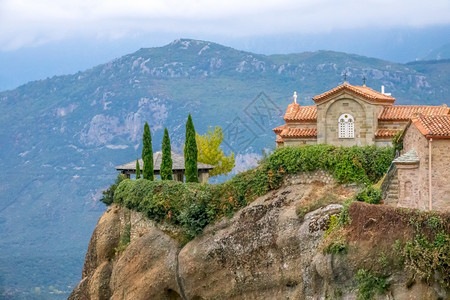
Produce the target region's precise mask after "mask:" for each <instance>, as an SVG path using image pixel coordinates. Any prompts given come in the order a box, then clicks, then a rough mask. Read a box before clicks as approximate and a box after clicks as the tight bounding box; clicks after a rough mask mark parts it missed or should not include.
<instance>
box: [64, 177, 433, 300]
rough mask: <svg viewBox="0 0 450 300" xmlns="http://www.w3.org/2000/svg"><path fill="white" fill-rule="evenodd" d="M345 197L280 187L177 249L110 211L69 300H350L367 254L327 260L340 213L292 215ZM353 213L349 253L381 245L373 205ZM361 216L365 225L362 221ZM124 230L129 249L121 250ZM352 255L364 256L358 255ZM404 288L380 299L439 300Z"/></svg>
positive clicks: (427, 290) (395, 280)
mask: <svg viewBox="0 0 450 300" xmlns="http://www.w3.org/2000/svg"><path fill="white" fill-rule="evenodd" d="M351 194H352V190H351V189H350V188H346V187H342V186H338V185H333V184H323V183H312V184H294V185H290V186H285V187H282V188H280V189H279V190H277V191H273V192H270V193H269V194H267V195H265V196H263V197H260V198H258V199H257V200H256V201H254V202H253V203H251V204H250V205H249V206H248V207H246V208H244V209H242V210H240V211H239V212H238V213H236V214H235V215H234V216H233V217H232V218H230V219H227V218H224V219H222V220H221V221H220V222H218V223H216V224H214V225H212V226H209V227H207V228H206V229H205V230H204V232H203V233H202V234H201V235H200V236H198V237H196V238H195V239H194V240H192V241H190V242H189V243H187V244H186V245H184V246H183V245H182V244H181V243H180V242H178V241H177V240H176V239H174V238H172V237H171V236H170V234H167V233H165V232H168V230H167V228H160V227H158V226H160V225H157V224H154V223H153V222H152V221H150V220H148V219H146V218H145V217H143V216H142V215H141V214H139V213H136V212H131V211H129V210H127V209H125V208H121V207H117V206H112V207H110V208H109V209H108V211H107V212H106V213H105V214H104V215H103V216H102V217H101V218H100V220H99V223H98V225H97V228H96V229H95V231H94V234H93V236H92V239H91V242H90V245H89V249H88V253H87V255H86V261H85V265H84V269H83V279H82V281H81V282H80V283H79V285H78V286H77V287H76V288H75V290H74V291H73V292H72V294H71V296H70V297H69V299H72V300H75V299H83V300H84V299H197V300H198V299H325V298H326V297H328V298H331V299H335V298H336V299H356V293H355V281H354V274H355V272H356V263H359V264H363V263H362V262H364V261H366V263H370V261H369V262H367V260H372V259H373V258H372V257H370V251H369V250H367V251H366V252H364V251H363V252H358V251H359V250H358V251H356V252H355V251H354V252H353V254H352V253H350V252H349V254H348V255H330V254H325V253H324V251H323V245H322V244H323V243H322V242H323V238H324V232H325V230H326V229H327V228H328V224H329V220H330V216H331V215H335V214H337V213H338V212H339V211H340V210H341V209H342V206H341V205H339V204H330V205H324V206H323V207H321V208H319V209H316V210H313V211H311V212H309V213H307V214H306V215H305V216H301V217H299V215H298V213H297V210H298V208H299V207H300V206H302V207H304V206H307V205H310V204H311V203H313V202H317V201H321V202H323V203H326V202H327V201H328V202H333V200H335V201H341V200H342V199H344V198H346V197H348V196H349V195H351ZM324 199H326V201H324ZM330 199H331V200H330ZM360 206H361V205H359V206H358V209H356V210H355V209H353V211H352V213H353V214H355V215H356V214H359V215H361V216H360V217H359V218H356V217H355V221H353V222H352V224H354V225H352V226H358V228H359V227H361V228H364V230H362V229H361V230H356V229H351V231H352V232H353V233H351V234H350V235H349V236H348V242H349V243H350V246H351V247H353V248H355V249H356V248H357V247H358V245H357V243H358V240H361V241H362V242H361V245H360V246H361V247H363V249H369V248H373V247H374V243H382V241H383V240H385V239H384V237H383V236H382V234H384V232H383V231H381V234H380V235H377V234H376V231H375V227H378V228H383V227H382V226H381V225H382V224H384V223H383V222H385V219H384V217H383V216H384V215H383V214H381V215H380V214H379V212H378V211H377V208H376V207H375V206H370V205H364V204H362V207H360ZM374 207H375V208H374ZM391 209H393V208H387V210H388V211H389V210H391ZM365 210H366V211H368V212H369V214H372V215H370V216H371V217H370V218H369V219H371V220H372V221H370V222H367V220H368V219H366V218H365V217H363V215H364V211H365ZM380 222H381V223H380ZM130 226H131V227H130ZM127 228H128V229H130V228H131V229H130V236H131V242H130V244H129V245H128V247H127V248H126V249H125V250H124V251H123V252H120V251H119V252H118V250H119V248H120V247H119V244H120V240H121V237H122V236H123V235H124V233H126V230H127ZM388 228H389V226H388V225H386V230H387V229H388ZM398 234H399V235H400V234H404V232H400V231H398ZM393 238H395V236H394V237H393ZM388 242H389V243H391V242H392V241H391V240H389V241H388ZM388 242H386V245H387V244H388ZM356 253H365V254H366V255H367V257H363V256H361V255H360V257H355V256H356V255H357V254H356ZM352 255H353V256H352ZM361 261H362V262H361ZM407 280H408V278H407V276H404V275H403V277H402V274H394V275H393V276H392V278H391V281H392V288H391V290H390V292H389V294H387V295H383V297H384V298H383V299H436V297H437V296H438V294H437V293H436V291H435V290H434V289H433V287H430V286H427V285H424V284H421V283H418V284H416V285H414V286H413V288H412V289H407V288H406V284H405V282H406V281H407ZM386 297H387V298H386ZM417 297H421V298H417ZM380 299H381V298H380Z"/></svg>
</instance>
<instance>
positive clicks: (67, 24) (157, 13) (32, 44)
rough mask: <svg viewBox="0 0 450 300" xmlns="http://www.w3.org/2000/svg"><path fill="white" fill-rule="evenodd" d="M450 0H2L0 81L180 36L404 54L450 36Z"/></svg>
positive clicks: (281, 48)
mask: <svg viewBox="0 0 450 300" xmlns="http://www.w3.org/2000/svg"><path fill="white" fill-rule="evenodd" d="M449 16H450V1H449V0H429V1H424V0H395V1H394V0H342V1H336V0H270V1H269V0H258V1H254V0H249V1H244V0H226V1H215V0H190V1H185V0H126V1H117V0H66V1H64V0H0V90H3V89H7V88H13V87H16V86H17V85H19V84H22V83H25V82H26V81H28V80H34V79H40V78H45V77H47V76H49V77H51V76H52V75H59V74H67V73H74V72H77V71H81V70H84V69H86V68H89V67H93V66H95V65H97V64H100V63H105V62H107V61H109V60H111V59H114V58H116V57H119V56H121V55H125V54H128V53H132V52H134V51H136V50H138V49H139V48H145V47H154V46H163V45H165V44H167V43H169V42H171V41H173V40H174V39H178V38H194V39H201V40H208V41H213V42H217V43H221V44H224V45H226V46H231V47H234V48H236V49H239V50H247V51H252V52H257V53H263V54H273V53H290V52H302V51H315V50H321V49H323V50H335V51H343V52H350V53H356V54H361V55H366V56H372V57H377V58H382V59H387V60H391V61H397V62H407V61H411V60H414V59H417V58H421V57H423V56H425V55H426V54H427V53H429V52H430V51H431V50H433V49H434V48H436V47H439V46H442V45H444V44H446V43H450V38H449V37H450V17H449Z"/></svg>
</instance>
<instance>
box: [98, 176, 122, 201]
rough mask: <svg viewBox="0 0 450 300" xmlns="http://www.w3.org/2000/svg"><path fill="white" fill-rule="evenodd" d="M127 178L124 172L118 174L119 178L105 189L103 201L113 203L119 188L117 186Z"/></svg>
mask: <svg viewBox="0 0 450 300" xmlns="http://www.w3.org/2000/svg"><path fill="white" fill-rule="evenodd" d="M125 179H126V176H125V175H124V174H119V175H117V178H116V180H115V182H114V184H112V185H111V186H110V187H109V188H108V189H107V190H105V191H103V192H102V194H103V197H102V198H101V199H100V201H102V202H103V203H105V204H106V205H111V204H112V203H113V202H114V193H115V191H116V189H117V186H118V185H119V184H120V183H121V182H122V181H123V180H125Z"/></svg>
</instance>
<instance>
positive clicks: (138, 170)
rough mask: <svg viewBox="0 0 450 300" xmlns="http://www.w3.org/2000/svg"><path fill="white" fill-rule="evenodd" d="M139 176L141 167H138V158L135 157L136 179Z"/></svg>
mask: <svg viewBox="0 0 450 300" xmlns="http://www.w3.org/2000/svg"><path fill="white" fill-rule="evenodd" d="M140 178H141V168H140V167H139V159H136V179H140Z"/></svg>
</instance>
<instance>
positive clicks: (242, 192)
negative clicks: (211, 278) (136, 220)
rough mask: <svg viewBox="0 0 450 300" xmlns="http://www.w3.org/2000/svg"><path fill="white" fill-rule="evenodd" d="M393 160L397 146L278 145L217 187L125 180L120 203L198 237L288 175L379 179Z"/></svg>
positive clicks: (340, 179) (118, 195) (116, 197)
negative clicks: (323, 172) (257, 162)
mask: <svg viewBox="0 0 450 300" xmlns="http://www.w3.org/2000/svg"><path fill="white" fill-rule="evenodd" d="M392 158H393V150H392V148H376V147H351V148H344V147H334V146H330V145H314V146H305V147H285V148H280V149H277V150H276V151H275V152H274V153H273V154H272V155H270V156H269V157H268V158H266V159H264V160H263V161H262V162H261V163H260V165H259V166H258V167H257V168H255V169H252V170H248V171H246V172H242V173H239V174H237V175H236V176H234V177H233V178H232V179H231V180H229V181H227V182H224V183H222V184H217V185H209V184H199V183H181V182H176V181H161V180H158V181H154V182H152V181H149V180H144V179H139V180H135V181H132V180H125V181H123V182H122V183H121V184H120V185H119V187H118V188H117V190H116V191H115V195H114V202H116V203H118V204H121V205H124V206H125V207H127V208H129V209H133V210H137V211H141V212H143V213H145V214H146V215H147V216H148V217H149V218H150V219H152V220H155V221H158V222H161V221H166V222H169V223H171V224H174V225H177V226H181V228H183V230H184V232H185V234H186V235H187V236H188V237H190V238H192V237H194V236H195V235H197V234H199V233H200V232H201V231H202V230H203V228H204V227H205V226H206V225H208V224H209V223H211V222H213V221H214V220H216V219H219V218H221V217H223V216H231V215H233V213H234V212H236V211H238V210H239V209H241V208H242V207H244V206H246V205H247V204H248V203H250V202H252V201H253V200H255V199H256V198H257V197H259V196H262V195H264V194H266V193H267V192H269V191H270V190H274V189H277V188H278V187H280V186H281V184H282V183H283V178H284V175H286V174H296V173H298V172H304V171H314V170H318V169H322V170H326V171H329V172H330V173H332V174H333V175H334V177H335V178H336V180H337V181H338V182H342V183H348V182H360V183H372V182H375V181H377V180H379V179H380V178H381V177H382V176H383V174H384V172H385V171H386V170H387V168H388V167H389V165H390V163H391V161H392Z"/></svg>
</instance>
